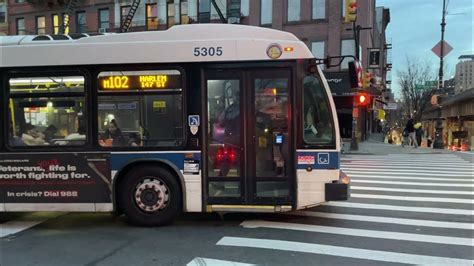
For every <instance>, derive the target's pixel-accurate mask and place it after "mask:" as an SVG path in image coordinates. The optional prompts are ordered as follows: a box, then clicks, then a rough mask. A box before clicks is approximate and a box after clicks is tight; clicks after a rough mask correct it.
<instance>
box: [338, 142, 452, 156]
mask: <svg viewBox="0 0 474 266" xmlns="http://www.w3.org/2000/svg"><path fill="white" fill-rule="evenodd" d="M343 143H344V147H343V154H367V155H369V154H372V155H388V154H442V153H444V154H449V153H452V151H448V150H443V149H439V150H438V149H432V148H421V147H418V148H417V149H414V148H413V147H411V146H405V147H402V146H399V145H393V144H388V143H383V142H381V141H375V140H367V141H363V142H359V149H358V150H357V151H351V150H350V147H351V140H350V139H344V142H343Z"/></svg>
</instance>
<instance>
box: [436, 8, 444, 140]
mask: <svg viewBox="0 0 474 266" xmlns="http://www.w3.org/2000/svg"><path fill="white" fill-rule="evenodd" d="M445 26H446V0H443V14H442V17H441V53H440V57H439V59H440V62H439V77H438V78H439V80H438V91H440V92H441V89H442V88H443V58H444V28H445ZM433 149H444V143H443V119H442V112H441V105H440V106H439V108H438V118H437V119H436V133H435V139H434V143H433Z"/></svg>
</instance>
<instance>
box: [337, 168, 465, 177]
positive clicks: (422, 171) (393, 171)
mask: <svg viewBox="0 0 474 266" xmlns="http://www.w3.org/2000/svg"><path fill="white" fill-rule="evenodd" d="M407 168H408V167H407ZM342 170H344V171H357V170H364V171H371V172H383V173H386V172H390V173H409V174H419V173H426V174H437V175H440V174H447V175H451V174H454V175H457V174H461V175H464V174H468V173H469V171H442V170H436V169H433V170H421V169H420V170H412V169H396V170H395V169H387V170H385V169H383V168H369V167H364V168H354V167H347V166H342ZM470 176H472V175H470Z"/></svg>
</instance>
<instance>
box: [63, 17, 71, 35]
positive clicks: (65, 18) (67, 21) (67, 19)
mask: <svg viewBox="0 0 474 266" xmlns="http://www.w3.org/2000/svg"><path fill="white" fill-rule="evenodd" d="M69 19H70V17H69V15H68V14H64V13H63V21H62V24H63V25H65V24H67V27H64V26H62V27H64V32H63V33H64V34H69Z"/></svg>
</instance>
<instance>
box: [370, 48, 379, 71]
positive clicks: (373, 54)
mask: <svg viewBox="0 0 474 266" xmlns="http://www.w3.org/2000/svg"><path fill="white" fill-rule="evenodd" d="M379 67H380V48H369V67H368V68H379Z"/></svg>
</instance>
